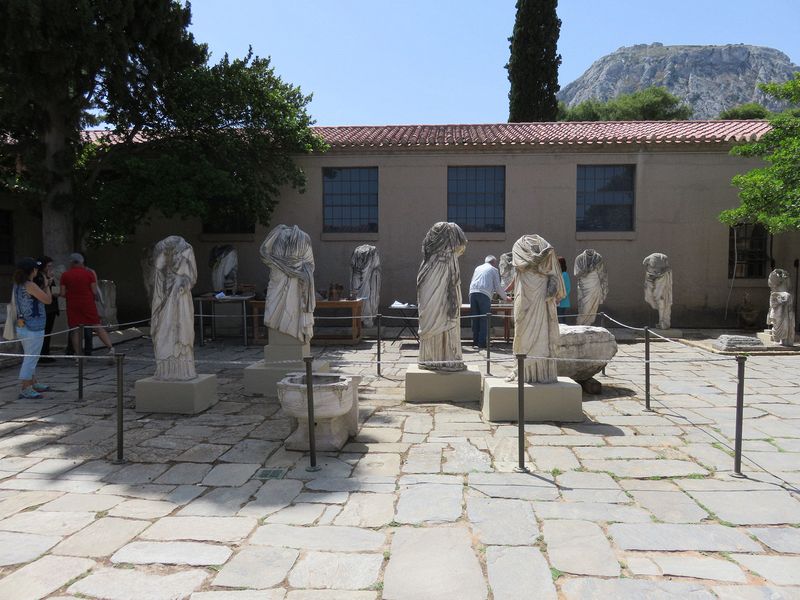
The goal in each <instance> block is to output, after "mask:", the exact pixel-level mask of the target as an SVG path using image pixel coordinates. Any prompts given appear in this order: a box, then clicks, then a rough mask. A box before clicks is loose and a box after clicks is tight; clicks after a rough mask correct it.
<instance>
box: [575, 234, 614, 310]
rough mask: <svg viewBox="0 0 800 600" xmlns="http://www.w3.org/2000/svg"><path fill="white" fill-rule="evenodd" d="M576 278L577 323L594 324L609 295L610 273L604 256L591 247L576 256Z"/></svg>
mask: <svg viewBox="0 0 800 600" xmlns="http://www.w3.org/2000/svg"><path fill="white" fill-rule="evenodd" d="M574 273H575V280H576V283H577V285H578V317H577V318H576V319H575V324H576V325H593V324H594V322H595V319H597V311H598V310H600V305H601V304H602V303H603V302H604V301H605V299H606V296H608V274H607V273H606V263H605V261H604V260H603V257H602V256H601V255H600V253H599V252H597V251H596V250H592V249H591V248H590V249H588V250H584V251H583V252H581V253H580V254H578V256H576V257H575V269H574Z"/></svg>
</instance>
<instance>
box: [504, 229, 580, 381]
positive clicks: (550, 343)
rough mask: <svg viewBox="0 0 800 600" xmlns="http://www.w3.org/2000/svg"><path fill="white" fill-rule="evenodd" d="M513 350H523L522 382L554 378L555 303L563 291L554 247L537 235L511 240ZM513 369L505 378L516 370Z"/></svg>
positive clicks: (556, 340)
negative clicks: (525, 356) (514, 241)
mask: <svg viewBox="0 0 800 600" xmlns="http://www.w3.org/2000/svg"><path fill="white" fill-rule="evenodd" d="M512 254H513V264H514V272H515V277H514V331H515V333H514V345H513V349H514V354H526V355H528V356H531V357H537V358H528V359H526V360H525V373H524V374H523V377H524V380H525V383H554V382H556V381H558V364H557V362H556V361H555V360H553V359H552V358H549V357H555V356H557V354H558V342H559V333H558V315H557V312H556V306H557V305H558V303H559V302H560V301H561V300H562V299H563V298H564V297H565V296H566V295H567V292H566V288H565V287H564V279H563V278H562V276H561V267H560V266H559V264H558V256H557V255H556V251H555V249H554V248H553V247H552V246H551V245H550V244H549V243H548V241H547V240H545V239H544V238H542V237H541V236H538V235H523V236H522V237H521V238H519V239H518V240H517V241H516V243H515V244H514V249H513V252H512ZM516 371H517V370H516V368H515V370H514V372H513V373H512V374H511V375H510V376H509V380H510V381H513V380H515V379H516V378H517V377H518V376H519V374H518V373H517V372H516Z"/></svg>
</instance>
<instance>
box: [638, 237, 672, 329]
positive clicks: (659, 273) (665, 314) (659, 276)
mask: <svg viewBox="0 0 800 600" xmlns="http://www.w3.org/2000/svg"><path fill="white" fill-rule="evenodd" d="M642 264H643V265H644V268H645V276H644V300H645V302H647V303H648V304H649V305H650V307H651V308H654V309H655V310H657V311H658V328H659V329H669V326H670V322H671V320H672V269H671V268H670V266H669V258H668V257H667V255H666V254H662V253H660V252H654V253H653V254H651V255H649V256H648V257H646V258H645V259H644V260H643V261H642Z"/></svg>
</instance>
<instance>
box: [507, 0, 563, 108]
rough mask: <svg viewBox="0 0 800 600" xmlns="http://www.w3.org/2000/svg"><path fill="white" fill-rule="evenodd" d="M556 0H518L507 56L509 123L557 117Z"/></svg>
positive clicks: (557, 23)
mask: <svg viewBox="0 0 800 600" xmlns="http://www.w3.org/2000/svg"><path fill="white" fill-rule="evenodd" d="M557 5H558V1H557V0H517V17H516V21H515V22H514V31H513V33H512V35H511V37H510V38H508V41H509V42H511V46H510V47H511V57H510V58H509V60H508V64H507V65H506V69H507V70H508V80H509V81H510V82H511V91H509V93H508V101H509V116H508V121H509V122H510V123H523V122H531V121H555V120H556V118H557V117H558V101H557V100H556V92H558V90H559V87H558V67H559V65H560V64H561V55H560V54H558V53H557V52H556V46H557V44H558V35H559V33H560V31H561V19H559V18H558V15H557V14H556V6H557Z"/></svg>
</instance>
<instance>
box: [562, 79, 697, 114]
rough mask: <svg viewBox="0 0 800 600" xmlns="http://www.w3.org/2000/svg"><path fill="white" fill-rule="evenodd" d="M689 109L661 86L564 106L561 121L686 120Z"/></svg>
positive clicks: (690, 111)
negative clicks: (605, 99)
mask: <svg viewBox="0 0 800 600" xmlns="http://www.w3.org/2000/svg"><path fill="white" fill-rule="evenodd" d="M691 114H692V109H691V107H690V106H688V105H686V104H682V103H681V100H680V98H678V97H677V96H674V95H672V94H670V93H669V92H668V91H667V90H666V89H664V88H661V87H656V86H654V87H649V88H646V89H644V90H639V91H638V92H633V93H631V94H620V95H619V96H617V97H616V98H613V99H611V100H608V101H607V102H600V101H598V100H593V99H590V100H586V101H584V102H581V103H580V104H577V105H575V106H573V107H572V108H567V111H566V114H565V115H564V119H563V120H564V121H671V120H684V119H688V118H689V117H690V116H691Z"/></svg>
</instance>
